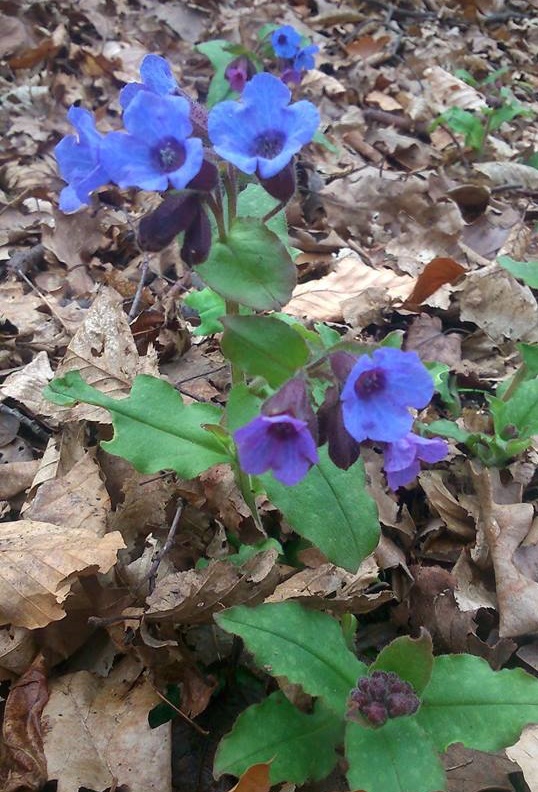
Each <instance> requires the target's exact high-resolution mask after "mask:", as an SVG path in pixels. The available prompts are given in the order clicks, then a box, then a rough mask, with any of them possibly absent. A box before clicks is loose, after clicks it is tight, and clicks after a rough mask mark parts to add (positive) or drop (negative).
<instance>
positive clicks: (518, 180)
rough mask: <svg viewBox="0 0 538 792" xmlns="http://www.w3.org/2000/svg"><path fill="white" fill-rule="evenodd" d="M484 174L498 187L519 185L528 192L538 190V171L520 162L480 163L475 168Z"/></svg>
mask: <svg viewBox="0 0 538 792" xmlns="http://www.w3.org/2000/svg"><path fill="white" fill-rule="evenodd" d="M473 167H474V169H475V170H477V171H480V173H484V174H485V175H486V176H487V177H488V178H489V179H490V180H491V182H492V183H493V184H494V185H495V186H496V187H498V186H501V185H504V184H511V185H518V186H521V187H524V188H525V189H526V190H531V191H534V190H538V170H537V169H536V168H532V167H531V166H530V165H522V164H521V163H520V162H479V163H475V165H474V166H473Z"/></svg>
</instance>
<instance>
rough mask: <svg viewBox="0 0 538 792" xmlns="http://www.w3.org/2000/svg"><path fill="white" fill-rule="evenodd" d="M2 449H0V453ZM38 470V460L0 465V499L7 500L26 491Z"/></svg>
mask: <svg viewBox="0 0 538 792" xmlns="http://www.w3.org/2000/svg"><path fill="white" fill-rule="evenodd" d="M1 450H2V449H0V452H1ZM38 468H39V460H38V459H29V460H27V461H26V462H8V463H7V464H4V465H2V477H1V478H0V498H3V499H4V500H7V499H8V498H12V497H13V496H14V495H17V494H18V493H19V492H23V490H25V489H28V487H29V486H30V485H31V483H32V481H33V479H34V476H35V474H36V473H37V470H38Z"/></svg>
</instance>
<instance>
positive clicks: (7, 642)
mask: <svg viewBox="0 0 538 792" xmlns="http://www.w3.org/2000/svg"><path fill="white" fill-rule="evenodd" d="M36 652H37V649H36V642H35V638H34V633H33V632H32V631H31V630H26V629H25V628H24V627H13V626H9V627H1V628H0V679H11V678H12V677H13V676H21V674H24V672H25V671H26V670H27V669H28V666H29V665H30V664H31V662H32V660H33V659H34V657H35V655H36Z"/></svg>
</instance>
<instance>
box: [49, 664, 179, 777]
mask: <svg viewBox="0 0 538 792" xmlns="http://www.w3.org/2000/svg"><path fill="white" fill-rule="evenodd" d="M141 671H142V667H141V665H139V664H138V662H137V661H136V660H135V659H134V658H133V657H132V656H128V657H125V658H124V659H123V660H122V661H121V662H120V663H118V664H117V665H116V666H115V667H114V669H113V670H112V671H111V673H110V675H109V676H108V677H107V678H106V679H103V678H102V677H98V676H94V675H93V674H90V673H89V672H88V671H79V672H77V673H74V674H66V675H65V676H62V677H59V678H58V679H55V680H54V681H53V682H52V683H51V685H50V698H49V702H48V704H47V707H46V709H45V711H44V713H43V723H44V724H45V725H46V731H45V736H44V749H45V756H46V760H47V765H48V770H49V778H50V780H57V781H58V789H57V792H73V791H74V790H77V789H79V787H81V786H83V787H88V788H89V789H96V790H103V789H106V788H107V787H110V786H113V785H118V786H119V785H121V784H126V785H127V786H128V789H129V790H130V792H171V788H172V780H171V762H170V750H171V739H170V738H171V731H170V724H169V723H167V724H164V725H163V726H159V727H158V728H156V729H150V727H149V724H148V712H149V711H150V710H151V709H152V707H154V706H155V705H156V704H158V703H159V701H160V699H159V698H158V696H157V695H156V693H155V691H154V690H153V688H152V686H151V685H150V683H149V682H148V680H147V679H145V678H144V677H143V676H142V675H141ZM66 757H69V761H68V762H66ZM116 788H117V787H116Z"/></svg>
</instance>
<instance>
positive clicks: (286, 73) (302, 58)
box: [271, 25, 319, 83]
mask: <svg viewBox="0 0 538 792" xmlns="http://www.w3.org/2000/svg"><path fill="white" fill-rule="evenodd" d="M271 45H272V47H273V51H274V53H275V55H276V56H277V57H278V58H279V59H280V61H281V65H282V68H283V71H282V77H281V79H282V80H283V82H291V83H300V82H301V78H302V75H303V73H304V72H305V71H308V69H313V68H314V65H315V60H314V56H315V54H316V52H318V51H319V47H318V46H317V45H316V44H308V45H307V46H305V47H303V46H302V39H301V35H300V34H299V33H298V32H297V31H296V30H295V28H293V27H291V25H283V26H282V27H279V28H277V29H276V30H274V31H273V33H272V35H271Z"/></svg>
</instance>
